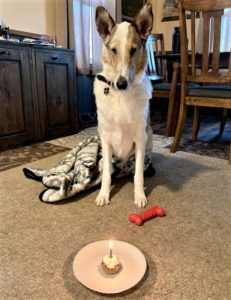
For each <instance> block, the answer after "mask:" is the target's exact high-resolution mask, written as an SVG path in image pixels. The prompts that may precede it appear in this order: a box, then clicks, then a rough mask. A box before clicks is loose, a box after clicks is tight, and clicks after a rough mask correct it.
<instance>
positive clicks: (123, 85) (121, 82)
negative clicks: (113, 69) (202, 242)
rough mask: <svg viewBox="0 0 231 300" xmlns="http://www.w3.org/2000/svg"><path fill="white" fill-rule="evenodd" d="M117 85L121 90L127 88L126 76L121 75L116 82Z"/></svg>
mask: <svg viewBox="0 0 231 300" xmlns="http://www.w3.org/2000/svg"><path fill="white" fill-rule="evenodd" d="M116 85H117V87H118V89H119V90H126V88H127V87H128V83H127V80H126V78H124V77H122V76H120V77H119V79H118V81H117V83H116Z"/></svg>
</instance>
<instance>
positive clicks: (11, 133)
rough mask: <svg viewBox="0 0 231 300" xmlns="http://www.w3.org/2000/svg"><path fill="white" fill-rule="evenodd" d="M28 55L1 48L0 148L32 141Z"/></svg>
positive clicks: (32, 117)
mask: <svg viewBox="0 0 231 300" xmlns="http://www.w3.org/2000/svg"><path fill="white" fill-rule="evenodd" d="M31 86H32V85H31V74H30V65H29V55H28V51H26V50H18V49H10V48H5V47H1V46H0V145H1V146H8V145H9V146H10V145H14V144H18V143H23V142H25V141H28V142H29V141H33V140H34V133H35V132H34V111H33V99H32V91H31Z"/></svg>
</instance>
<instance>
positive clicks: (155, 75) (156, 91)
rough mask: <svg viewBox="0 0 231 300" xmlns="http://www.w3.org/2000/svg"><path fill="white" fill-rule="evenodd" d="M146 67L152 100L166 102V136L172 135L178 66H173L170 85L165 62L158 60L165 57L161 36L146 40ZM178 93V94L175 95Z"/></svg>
mask: <svg viewBox="0 0 231 300" xmlns="http://www.w3.org/2000/svg"><path fill="white" fill-rule="evenodd" d="M147 53H148V66H147V75H148V77H149V79H150V80H151V82H152V84H153V93H152V96H153V98H161V99H164V100H167V101H168V112H167V128H166V135H167V136H170V135H174V132H175V127H176V122H175V120H177V112H178V109H177V106H179V105H177V98H179V91H180V90H179V86H177V78H178V69H179V64H178V63H177V62H176V63H174V64H173V69H174V71H173V74H172V79H171V83H169V82H167V72H166V61H165V60H163V59H159V58H158V57H159V55H165V47H164V36H163V34H151V35H150V36H149V37H148V40H147ZM177 91H178V93H177Z"/></svg>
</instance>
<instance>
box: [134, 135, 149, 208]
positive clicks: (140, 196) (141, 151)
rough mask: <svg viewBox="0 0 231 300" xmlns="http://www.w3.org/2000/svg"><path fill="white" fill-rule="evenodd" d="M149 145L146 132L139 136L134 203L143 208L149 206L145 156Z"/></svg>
mask: <svg viewBox="0 0 231 300" xmlns="http://www.w3.org/2000/svg"><path fill="white" fill-rule="evenodd" d="M146 143H147V134H146V132H144V133H143V134H142V136H139V137H138V139H137V141H136V144H135V147H136V148H135V150H136V152H135V153H136V167H135V176H134V185H135V187H134V194H135V200H134V203H135V204H136V205H137V206H138V207H140V208H142V207H145V205H146V204H147V198H146V196H145V194H144V156H145V149H146Z"/></svg>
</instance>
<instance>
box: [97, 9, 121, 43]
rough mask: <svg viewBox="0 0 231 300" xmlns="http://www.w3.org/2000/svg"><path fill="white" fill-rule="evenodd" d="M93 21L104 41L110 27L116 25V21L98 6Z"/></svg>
mask: <svg viewBox="0 0 231 300" xmlns="http://www.w3.org/2000/svg"><path fill="white" fill-rule="evenodd" d="M95 22H96V27H97V30H98V32H99V34H100V35H101V37H102V39H103V40H104V41H105V40H107V38H108V37H109V36H110V34H111V32H112V29H113V28H114V27H115V26H116V23H115V21H114V20H113V19H112V17H111V16H110V14H109V13H108V11H107V10H106V9H105V8H104V7H102V6H98V7H97V8H96V14H95Z"/></svg>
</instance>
